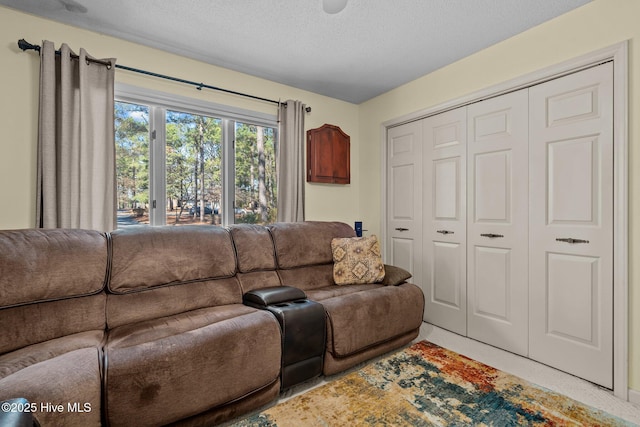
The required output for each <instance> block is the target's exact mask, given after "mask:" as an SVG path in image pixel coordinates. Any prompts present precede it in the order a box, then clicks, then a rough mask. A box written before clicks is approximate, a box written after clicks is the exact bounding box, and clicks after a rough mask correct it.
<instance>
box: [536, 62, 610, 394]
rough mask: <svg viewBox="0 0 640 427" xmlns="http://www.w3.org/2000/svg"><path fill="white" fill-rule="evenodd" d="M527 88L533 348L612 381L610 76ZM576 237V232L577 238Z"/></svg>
mask: <svg viewBox="0 0 640 427" xmlns="http://www.w3.org/2000/svg"><path fill="white" fill-rule="evenodd" d="M612 67H613V66H612V64H611V63H607V64H603V65H599V66H597V67H594V68H590V69H588V70H584V71H581V72H578V73H575V74H572V75H569V76H565V77H562V78H560V79H556V80H553V81H550V82H547V83H544V84H541V85H538V86H535V87H532V88H531V90H530V110H531V134H530V139H531V142H530V153H529V156H530V159H531V181H530V192H531V211H530V230H529V233H530V236H531V240H530V261H529V262H530V270H529V271H530V278H529V282H530V285H529V304H530V306H529V307H530V312H531V324H530V338H529V339H530V349H531V351H530V357H531V358H532V359H535V360H538V361H540V362H543V363H546V364H549V365H551V366H554V367H556V368H558V369H561V370H564V371H567V372H569V373H572V374H575V375H577V376H579V377H582V378H585V379H587V380H590V381H592V382H595V383H597V384H600V385H602V386H604V387H608V388H611V387H612V386H613V338H612V328H613V92H612V89H613V80H612V75H613V74H612V72H613V69H612ZM572 239H573V240H572Z"/></svg>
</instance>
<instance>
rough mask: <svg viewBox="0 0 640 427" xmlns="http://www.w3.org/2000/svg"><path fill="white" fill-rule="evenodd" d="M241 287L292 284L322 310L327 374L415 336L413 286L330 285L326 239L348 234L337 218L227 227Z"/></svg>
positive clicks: (418, 303) (418, 311)
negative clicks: (323, 309)
mask: <svg viewBox="0 0 640 427" xmlns="http://www.w3.org/2000/svg"><path fill="white" fill-rule="evenodd" d="M230 231H231V235H232V236H233V240H234V244H235V246H236V252H237V259H238V279H239V281H240V283H241V286H242V291H243V292H247V291H250V290H253V289H259V288H264V287H272V286H292V287H296V288H300V289H302V290H303V291H305V293H306V294H307V298H308V299H310V300H313V301H317V302H320V303H321V304H322V305H323V306H324V308H325V312H326V315H327V343H326V352H325V356H324V366H323V374H325V375H332V374H335V373H338V372H341V371H343V370H345V369H348V368H350V367H352V366H354V365H356V364H358V363H360V362H363V361H365V360H367V359H370V358H372V357H375V356H377V355H380V354H383V353H385V352H388V351H390V350H393V349H395V348H398V347H401V346H403V345H405V344H407V343H409V342H411V340H413V339H414V338H415V337H417V336H418V333H419V329H420V325H421V323H422V313H423V309H424V299H423V295H422V291H421V290H420V289H419V288H418V287H417V286H416V285H414V284H411V283H402V284H400V285H398V286H385V285H383V284H358V285H342V286H338V285H336V284H335V282H334V280H333V254H332V251H331V240H332V239H333V238H340V237H355V232H354V230H353V229H352V228H351V227H350V226H349V225H347V224H344V223H341V222H314V221H308V222H299V223H275V224H270V225H267V226H266V227H265V226H256V225H244V224H243V225H235V226H231V227H230Z"/></svg>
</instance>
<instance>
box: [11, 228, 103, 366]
mask: <svg viewBox="0 0 640 427" xmlns="http://www.w3.org/2000/svg"><path fill="white" fill-rule="evenodd" d="M108 265H109V255H108V245H107V236H106V235H105V234H104V233H100V232H97V231H91V230H74V229H28V230H6V231H0V330H1V331H2V333H0V354H3V353H6V352H9V351H12V350H15V349H18V348H22V347H25V346H27V345H31V344H35V343H39V342H44V341H47V340H51V339H54V338H59V337H62V336H65V335H71V334H74V333H79V332H85V331H91V330H104V329H105V318H104V311H105V300H106V296H105V293H104V287H105V283H106V280H107V275H108ZM61 313H64V315H60V314H61Z"/></svg>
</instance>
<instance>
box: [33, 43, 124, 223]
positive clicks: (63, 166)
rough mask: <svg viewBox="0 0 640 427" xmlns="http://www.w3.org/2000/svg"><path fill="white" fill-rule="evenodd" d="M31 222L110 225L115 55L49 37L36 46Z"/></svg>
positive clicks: (113, 208) (113, 220) (112, 216)
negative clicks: (74, 48)
mask: <svg viewBox="0 0 640 427" xmlns="http://www.w3.org/2000/svg"><path fill="white" fill-rule="evenodd" d="M40 55H41V60H40V61H41V62H40V113H39V127H38V166H37V169H38V174H37V203H36V206H37V208H36V209H37V210H36V227H42V228H86V229H95V230H100V231H111V230H113V229H114V228H115V227H116V220H117V218H116V198H115V197H116V191H115V143H114V110H113V107H114V100H113V82H114V73H115V59H106V60H101V61H104V62H108V63H109V65H103V64H100V63H96V62H90V61H89V60H88V59H87V58H90V57H89V55H87V53H86V51H85V50H84V49H80V54H79V55H75V54H74V53H73V52H71V50H70V49H69V46H67V45H66V44H63V45H62V46H61V48H60V55H56V52H55V46H54V44H53V43H52V42H50V41H45V42H43V46H42V49H41V52H40Z"/></svg>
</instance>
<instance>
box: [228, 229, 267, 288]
mask: <svg viewBox="0 0 640 427" xmlns="http://www.w3.org/2000/svg"><path fill="white" fill-rule="evenodd" d="M229 231H230V232H231V237H232V238H233V243H234V245H235V248H236V257H237V261H238V280H239V281H240V285H241V286H242V292H243V293H245V292H248V291H250V290H252V289H258V288H267V287H271V286H280V278H279V277H278V273H277V272H276V256H275V249H274V247H273V241H272V239H271V234H270V233H269V229H268V228H267V227H265V226H262V225H252V224H236V225H231V226H229Z"/></svg>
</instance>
